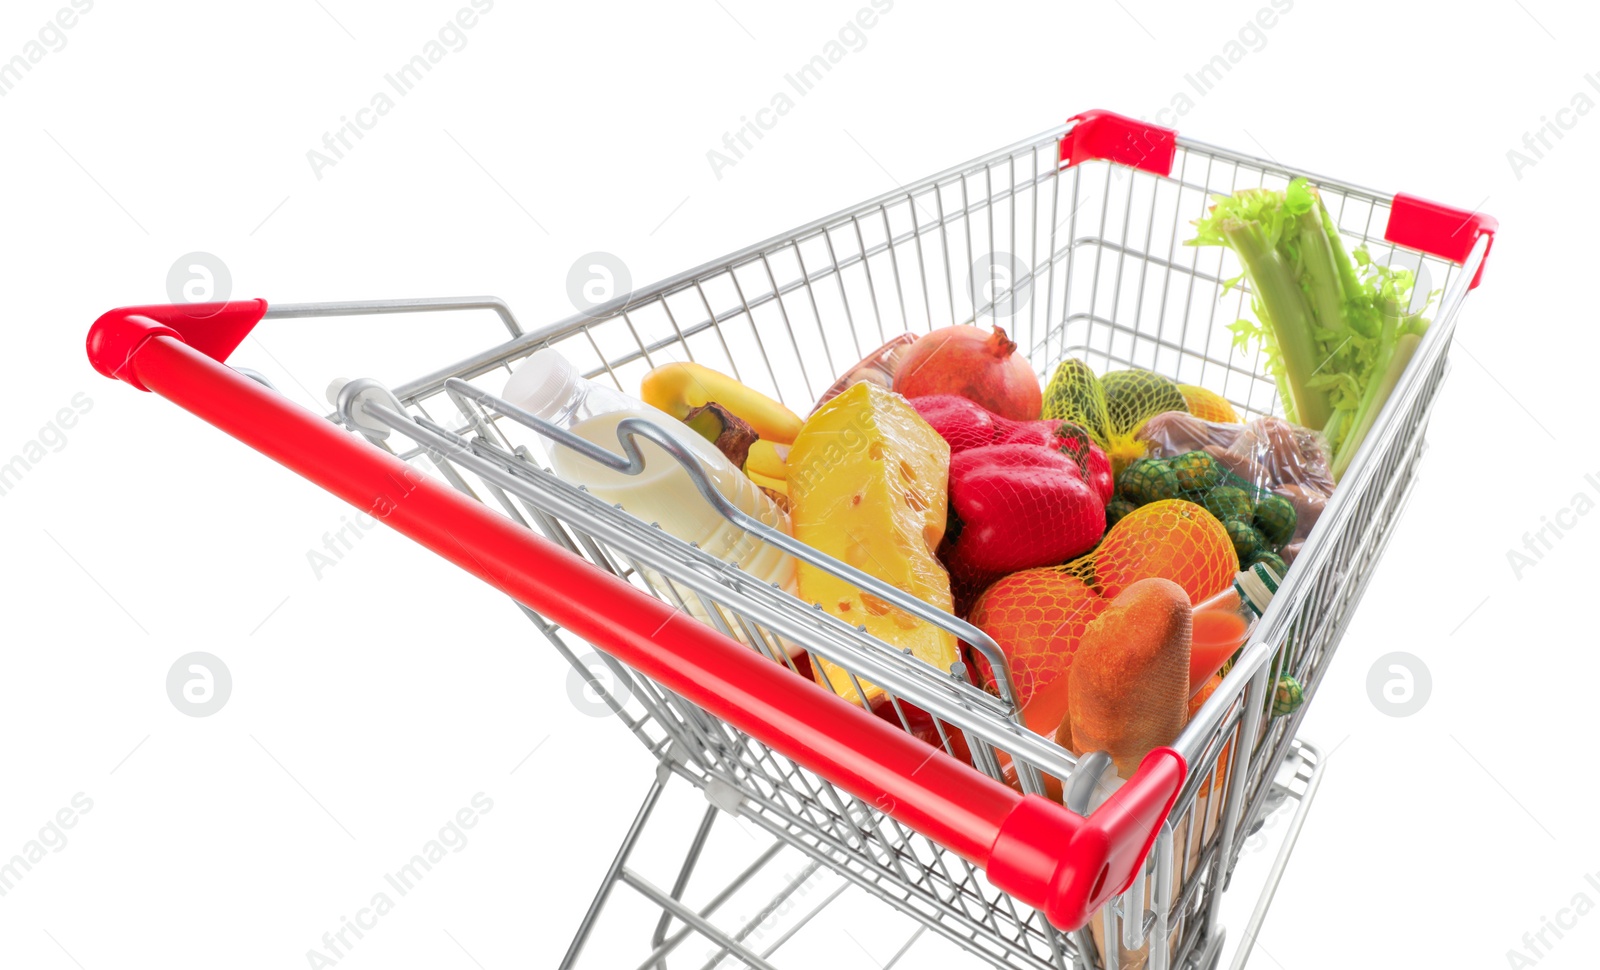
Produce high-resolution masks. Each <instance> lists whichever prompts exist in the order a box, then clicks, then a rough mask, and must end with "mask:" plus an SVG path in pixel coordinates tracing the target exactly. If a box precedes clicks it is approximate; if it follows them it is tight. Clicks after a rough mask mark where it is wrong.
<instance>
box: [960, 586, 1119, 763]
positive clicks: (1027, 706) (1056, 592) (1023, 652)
mask: <svg viewBox="0 0 1600 970" xmlns="http://www.w3.org/2000/svg"><path fill="white" fill-rule="evenodd" d="M1105 608H1106V599H1105V597H1103V596H1101V595H1100V594H1099V592H1097V591H1096V590H1095V589H1094V588H1093V587H1091V586H1090V585H1089V584H1088V583H1085V582H1084V581H1083V580H1081V579H1079V578H1078V577H1077V576H1074V575H1072V573H1070V572H1068V571H1067V570H1066V569H1065V568H1064V567H1062V566H1049V567H1044V568H1039V569H1024V570H1022V571H1021V572H1015V573H1012V574H1011V575H1009V576H1007V577H1005V578H1004V579H1002V580H1000V581H999V582H997V583H995V584H994V585H992V586H990V587H989V588H988V589H986V590H984V592H983V596H982V597H981V598H980V599H979V600H978V602H977V604H976V605H974V606H973V608H972V613H971V614H970V615H969V616H968V619H969V620H970V621H971V622H972V625H973V626H976V627H977V628H978V629H980V630H982V631H983V632H985V633H987V634H989V636H991V637H993V638H994V640H995V642H996V643H998V644H1000V649H1001V650H1003V651H1005V655H1006V663H1007V664H1008V665H1009V667H1010V668H1011V679H1012V682H1013V683H1014V684H1015V685H1016V689H1017V704H1018V706H1019V707H1020V708H1021V709H1022V718H1023V723H1024V724H1026V725H1027V726H1028V727H1029V728H1031V729H1032V730H1034V731H1037V732H1039V733H1040V734H1043V735H1046V736H1048V735H1050V734H1051V733H1053V732H1054V731H1055V729H1056V727H1057V725H1059V724H1060V723H1061V718H1062V717H1063V716H1065V715H1066V712H1067V692H1066V676H1067V671H1068V670H1069V669H1070V668H1071V666H1072V660H1073V656H1074V655H1075V654H1076V653H1077V651H1078V646H1079V644H1080V643H1082V641H1083V634H1084V631H1085V630H1086V629H1087V628H1088V626H1089V623H1090V621H1092V620H1093V619H1094V618H1095V617H1097V616H1099V615H1100V613H1101V611H1102V610H1104V609H1105ZM973 666H974V667H976V668H977V671H978V675H979V677H980V679H981V682H982V683H985V684H990V685H992V684H993V683H994V673H993V671H991V670H990V669H989V663H988V661H986V660H984V659H983V658H982V657H981V656H978V655H976V654H974V656H973Z"/></svg>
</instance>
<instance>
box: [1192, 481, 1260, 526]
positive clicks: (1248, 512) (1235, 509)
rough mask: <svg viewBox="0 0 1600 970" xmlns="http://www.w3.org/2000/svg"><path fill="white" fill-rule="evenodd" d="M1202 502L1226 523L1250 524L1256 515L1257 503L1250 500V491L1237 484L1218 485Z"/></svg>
mask: <svg viewBox="0 0 1600 970" xmlns="http://www.w3.org/2000/svg"><path fill="white" fill-rule="evenodd" d="M1202 502H1203V504H1204V505H1205V507H1206V511H1207V512H1210V513H1211V514H1212V515H1214V516H1216V517H1217V519H1218V521H1220V522H1222V523H1224V524H1227V523H1229V522H1242V523H1244V524H1245V525H1249V524H1250V520H1251V518H1252V517H1253V516H1254V515H1255V504H1254V503H1253V502H1251V501H1250V493H1249V492H1246V491H1245V490H1244V489H1242V488H1239V487H1238V486H1236V485H1218V486H1217V487H1216V488H1213V489H1212V490H1211V491H1209V492H1207V493H1206V495H1205V498H1204V499H1203V500H1202Z"/></svg>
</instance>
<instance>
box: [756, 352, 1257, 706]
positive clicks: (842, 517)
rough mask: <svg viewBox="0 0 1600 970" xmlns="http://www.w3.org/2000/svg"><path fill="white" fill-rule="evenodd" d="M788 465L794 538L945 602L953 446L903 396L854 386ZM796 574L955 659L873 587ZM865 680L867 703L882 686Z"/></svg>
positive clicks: (901, 637) (828, 669) (859, 614)
mask: <svg viewBox="0 0 1600 970" xmlns="http://www.w3.org/2000/svg"><path fill="white" fill-rule="evenodd" d="M787 464H788V486H789V489H788V493H789V501H790V517H791V520H792V522H793V526H794V536H795V538H796V539H799V540H800V541H801V542H804V543H806V544H807V545H809V546H811V547H812V548H814V549H816V550H818V551H820V552H825V553H827V554H828V555H830V556H832V557H834V558H835V559H838V560H840V561H842V562H844V563H846V564H848V565H851V566H854V567H856V568H857V569H860V570H862V571H863V572H866V573H868V574H870V575H872V576H875V577H877V578H878V579H881V580H883V581H885V582H887V583H890V584H891V585H894V586H896V587H898V588H900V589H902V590H904V591H906V592H908V593H910V594H911V595H913V596H915V597H917V598H918V599H920V600H922V601H923V602H925V603H928V604H929V605H931V606H935V607H938V608H939V609H941V610H946V611H948V610H949V609H950V608H951V600H950V577H949V576H948V575H947V574H946V573H945V571H944V567H943V566H942V565H940V564H939V560H938V558H937V557H936V556H935V555H934V550H936V549H937V548H938V547H939V541H940V540H941V539H942V538H944V525H945V511H946V506H945V488H946V480H947V478H948V475H949V466H950V446H949V445H948V444H946V443H945V440H944V439H943V438H941V437H939V433H938V432H936V431H934V430H933V428H931V427H929V426H928V423H927V422H926V421H924V420H922V417H921V416H920V415H918V414H917V412H916V411H914V410H912V408H911V405H910V404H908V403H906V400H905V398H903V397H901V396H900V395H898V394H895V393H893V392H892V391H889V390H886V389H884V388H882V387H879V386H877V385H876V384H870V383H861V384H855V385H853V386H851V387H850V388H849V389H847V390H845V391H844V392H843V393H841V394H839V395H838V396H837V397H835V398H833V400H831V401H829V402H828V403H826V404H824V405H823V406H822V407H820V408H818V409H817V411H816V413H814V414H812V415H811V417H810V418H808V419H807V420H806V422H805V427H804V428H802V429H801V431H800V434H799V435H798V436H797V437H796V438H795V440H794V445H793V447H791V448H790V449H789V460H788V463H787ZM1229 548H1232V547H1231V546H1230V547H1229ZM799 581H800V596H801V598H802V599H804V600H806V601H807V602H810V603H819V604H821V606H822V608H823V609H824V610H826V611H827V612H829V613H831V614H833V615H834V616H837V617H839V618H840V619H841V620H844V621H845V622H846V623H849V624H851V625H857V624H860V625H863V626H865V627H866V628H867V632H868V633H871V634H872V635H873V636H875V637H878V638H879V639H881V640H883V641H884V642H886V643H889V644H892V645H894V646H896V647H900V648H909V649H910V650H911V653H912V655H913V656H916V657H918V658H920V659H922V660H926V661H927V662H928V663H931V664H933V665H934V666H935V667H937V668H939V669H940V670H948V669H949V668H950V665H951V664H953V663H955V662H956V660H957V659H958V656H957V652H956V641H955V638H954V637H953V636H951V635H950V634H949V633H946V632H945V631H943V630H940V629H938V628H936V627H934V626H931V625H930V624H927V623H924V622H922V621H921V620H919V619H917V618H915V617H913V616H911V615H910V614H908V613H905V612H903V611H901V610H899V609H897V608H895V607H893V606H891V605H890V604H889V603H887V602H885V601H884V600H883V599H881V598H879V597H877V596H874V595H872V594H870V593H863V592H862V591H860V590H858V589H857V588H856V587H855V586H853V585H851V584H850V583H847V582H845V581H844V580H842V579H838V578H836V577H834V576H831V575H829V574H828V573H825V572H823V571H822V570H820V569H818V568H816V567H815V566H811V565H808V564H806V563H801V564H800V566H799ZM818 659H819V663H818V665H817V666H818V667H819V668H820V670H819V672H818V676H819V677H823V676H825V677H827V679H828V682H829V683H830V684H831V685H832V687H833V689H834V691H835V692H836V693H838V694H839V696H841V697H843V698H845V699H846V700H849V701H851V702H854V703H860V700H861V698H860V694H859V693H858V692H857V691H856V689H855V684H854V683H853V682H852V681H851V679H850V676H849V674H848V673H847V672H846V671H845V670H844V669H843V668H840V667H838V666H837V665H835V664H832V663H829V662H828V661H826V660H821V658H818ZM862 686H863V688H864V689H865V690H866V693H867V700H868V701H869V702H870V701H872V700H875V699H876V698H878V697H880V696H882V694H883V690H882V688H879V687H876V686H874V685H871V684H863V685H862Z"/></svg>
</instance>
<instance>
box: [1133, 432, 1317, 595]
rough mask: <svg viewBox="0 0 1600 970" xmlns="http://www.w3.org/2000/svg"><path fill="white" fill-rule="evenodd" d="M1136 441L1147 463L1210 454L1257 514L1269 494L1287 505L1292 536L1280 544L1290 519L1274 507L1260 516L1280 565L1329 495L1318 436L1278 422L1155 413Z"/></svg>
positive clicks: (1294, 550) (1305, 533) (1296, 548)
mask: <svg viewBox="0 0 1600 970" xmlns="http://www.w3.org/2000/svg"><path fill="white" fill-rule="evenodd" d="M1139 437H1140V439H1142V440H1143V441H1145V442H1146V443H1147V444H1148V446H1149V450H1150V455H1151V457H1152V458H1165V459H1169V460H1171V459H1175V458H1177V457H1178V456H1180V455H1185V454H1188V453H1191V452H1195V451H1202V452H1204V453H1205V454H1207V455H1210V456H1211V458H1212V460H1213V461H1215V462H1216V463H1217V465H1218V467H1219V468H1221V470H1222V472H1223V474H1224V476H1225V477H1227V478H1228V480H1229V482H1230V483H1231V484H1232V485H1234V486H1236V487H1238V488H1241V489H1243V490H1244V491H1245V492H1246V493H1248V495H1249V496H1250V497H1252V499H1253V500H1254V501H1256V502H1257V503H1258V505H1257V508H1258V509H1259V502H1260V501H1261V500H1263V499H1264V498H1265V497H1266V496H1267V495H1269V494H1270V495H1273V496H1276V497H1277V498H1279V499H1283V500H1284V501H1286V502H1288V505H1289V507H1290V508H1292V509H1293V511H1294V531H1293V534H1292V535H1290V537H1289V538H1288V539H1286V540H1282V541H1281V542H1280V541H1279V539H1280V538H1281V535H1282V530H1283V529H1284V528H1285V527H1286V526H1285V523H1286V522H1287V520H1288V517H1289V515H1288V511H1287V509H1285V508H1284V507H1283V506H1282V505H1280V504H1278V503H1276V502H1274V503H1273V504H1272V506H1271V507H1269V508H1268V509H1267V510H1266V512H1265V513H1264V514H1263V515H1262V519H1263V520H1264V521H1265V523H1266V525H1267V529H1266V530H1265V531H1264V533H1263V534H1264V536H1265V537H1266V538H1267V539H1268V541H1269V543H1270V544H1272V545H1275V546H1278V547H1279V548H1277V549H1276V550H1275V551H1276V555H1277V556H1278V557H1279V558H1281V559H1282V560H1283V562H1284V563H1292V562H1294V559H1295V556H1296V555H1297V554H1298V553H1299V551H1300V545H1301V543H1303V542H1304V541H1305V538H1306V536H1308V535H1310V533H1311V528H1312V527H1313V526H1315V525H1316V524H1317V519H1318V517H1320V516H1321V515H1322V509H1323V507H1324V505H1326V503H1327V500H1328V499H1329V498H1330V497H1331V496H1332V495H1333V487H1334V483H1333V475H1332V474H1331V473H1330V472H1329V471H1328V456H1327V450H1326V448H1325V447H1324V445H1323V440H1322V436H1321V435H1319V434H1317V433H1316V432H1314V431H1310V430H1307V429H1306V428H1300V427H1296V426H1295V425H1292V424H1290V423H1289V422H1287V421H1285V420H1283V419H1282V418H1274V417H1265V418H1257V419H1255V420H1254V421H1251V422H1250V423H1248V424H1226V423H1222V422H1214V421H1203V420H1201V419H1200V418H1197V417H1194V416H1192V415H1186V414H1177V413H1170V414H1158V415H1156V416H1155V417H1153V418H1151V419H1150V420H1149V421H1147V422H1145V425H1144V427H1143V428H1142V429H1140V431H1139ZM1217 502H1219V503H1224V504H1223V505H1221V506H1220V507H1222V508H1224V509H1226V508H1228V507H1229V506H1228V505H1227V504H1225V503H1228V502H1229V499H1228V498H1227V497H1225V496H1224V497H1219V498H1218V499H1217ZM1256 524H1257V525H1258V526H1259V525H1261V524H1262V523H1256ZM1267 561H1268V562H1273V560H1270V559H1269V560H1267ZM1245 565H1249V563H1248V562H1246V563H1245ZM1273 565H1274V567H1275V568H1276V567H1277V566H1278V565H1279V564H1278V563H1276V562H1274V563H1273ZM1279 572H1280V574H1281V572H1282V570H1281V569H1280V570H1279Z"/></svg>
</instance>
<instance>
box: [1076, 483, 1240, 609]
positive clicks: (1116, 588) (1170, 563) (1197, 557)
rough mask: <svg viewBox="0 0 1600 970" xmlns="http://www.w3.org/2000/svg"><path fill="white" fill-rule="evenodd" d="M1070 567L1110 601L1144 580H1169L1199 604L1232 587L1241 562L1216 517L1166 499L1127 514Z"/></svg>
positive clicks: (1179, 502) (1188, 505)
mask: <svg viewBox="0 0 1600 970" xmlns="http://www.w3.org/2000/svg"><path fill="white" fill-rule="evenodd" d="M1067 568H1069V569H1071V570H1072V571H1073V572H1074V573H1076V574H1077V575H1079V576H1081V577H1083V578H1084V579H1085V581H1086V582H1090V583H1092V584H1093V585H1094V586H1095V587H1096V588H1098V589H1099V590H1100V592H1101V593H1102V594H1103V595H1105V596H1108V597H1112V598H1115V597H1116V596H1117V595H1119V594H1120V593H1121V592H1122V591H1123V590H1124V589H1126V588H1127V587H1129V586H1131V585H1133V584H1134V583H1137V582H1139V581H1140V580H1143V579H1167V580H1171V581H1172V582H1174V583H1177V584H1178V585H1179V586H1180V587H1182V589H1183V591H1184V592H1185V593H1187V594H1188V596H1189V599H1190V601H1191V602H1194V603H1199V602H1202V601H1204V600H1206V599H1209V598H1210V597H1212V596H1215V595H1216V594H1218V593H1220V592H1222V591H1223V590H1224V589H1227V588H1228V584H1229V583H1231V582H1233V577H1234V575H1235V574H1236V573H1238V572H1239V559H1238V556H1237V555H1236V554H1235V553H1234V551H1233V540H1232V539H1231V538H1230V537H1229V536H1228V530H1227V529H1225V528H1224V527H1223V525H1222V523H1221V522H1219V521H1217V518H1216V517H1215V516H1213V515H1212V514H1211V513H1210V512H1207V511H1206V510H1205V509H1203V508H1201V507H1200V506H1198V505H1195V504H1194V503H1193V502H1186V501H1184V500H1183V499H1164V500H1162V501H1159V502H1151V503H1150V504H1149V505H1145V506H1141V507H1140V508H1137V509H1135V510H1134V511H1132V512H1130V513H1128V515H1126V516H1125V517H1123V519H1122V521H1121V522H1118V523H1117V524H1116V525H1114V526H1112V527H1111V529H1110V531H1108V532H1107V533H1106V537H1105V539H1103V540H1101V542H1100V545H1099V547H1097V548H1096V549H1095V551H1094V552H1092V553H1090V554H1089V555H1087V556H1084V557H1082V558H1080V559H1077V560H1074V561H1073V562H1071V563H1068V564H1067Z"/></svg>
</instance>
